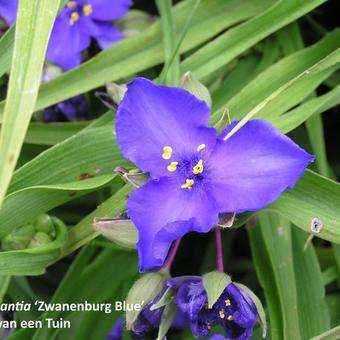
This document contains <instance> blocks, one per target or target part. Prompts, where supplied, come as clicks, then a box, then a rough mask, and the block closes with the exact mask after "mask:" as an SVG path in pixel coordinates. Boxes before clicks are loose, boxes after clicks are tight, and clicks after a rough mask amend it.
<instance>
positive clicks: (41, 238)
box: [27, 231, 52, 248]
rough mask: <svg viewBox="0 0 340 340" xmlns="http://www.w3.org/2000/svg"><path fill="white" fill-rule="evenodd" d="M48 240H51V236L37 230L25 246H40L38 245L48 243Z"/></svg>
mask: <svg viewBox="0 0 340 340" xmlns="http://www.w3.org/2000/svg"><path fill="white" fill-rule="evenodd" d="M50 242H52V238H51V237H50V236H49V235H47V234H46V233H43V232H41V231H38V232H37V233H35V235H34V236H33V238H32V240H31V241H30V243H29V244H28V246H27V248H35V247H40V246H43V245H45V244H48V243H50Z"/></svg>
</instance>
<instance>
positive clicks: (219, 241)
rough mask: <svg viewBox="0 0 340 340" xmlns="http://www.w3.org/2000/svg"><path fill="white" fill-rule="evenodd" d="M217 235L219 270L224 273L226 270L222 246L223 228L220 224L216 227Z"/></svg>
mask: <svg viewBox="0 0 340 340" xmlns="http://www.w3.org/2000/svg"><path fill="white" fill-rule="evenodd" d="M215 237H216V258H217V270H218V271H219V272H222V273H223V272H224V265H223V247H222V237H221V228H220V227H219V226H216V228H215Z"/></svg>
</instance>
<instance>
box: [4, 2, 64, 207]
mask: <svg viewBox="0 0 340 340" xmlns="http://www.w3.org/2000/svg"><path fill="white" fill-rule="evenodd" d="M58 7H59V0H53V1H51V0H50V1H47V0H39V1H31V0H22V1H20V3H19V9H18V14H17V23H16V29H15V44H14V52H13V60H12V68H11V76H10V79H9V85H8V94H7V101H6V105H5V109H4V119H3V127H2V130H1V135H0V207H1V205H2V202H3V199H4V196H5V194H6V191H7V188H8V185H9V182H10V180H11V176H12V172H13V171H14V168H15V165H16V162H17V159H18V157H19V153H20V150H21V146H22V144H23V141H24V138H25V134H26V130H27V128H28V125H29V122H30V119H31V116H32V113H33V109H34V105H35V102H36V99H37V95H38V90H39V86H40V82H41V76H42V68H43V64H44V60H45V52H46V49H47V44H48V38H49V35H50V32H51V30H52V25H53V23H54V20H55V17H56V15H57V11H58Z"/></svg>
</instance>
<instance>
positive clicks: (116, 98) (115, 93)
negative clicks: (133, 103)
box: [106, 83, 127, 105]
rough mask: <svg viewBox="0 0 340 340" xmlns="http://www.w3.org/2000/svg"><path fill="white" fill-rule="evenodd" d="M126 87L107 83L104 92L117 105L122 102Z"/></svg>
mask: <svg viewBox="0 0 340 340" xmlns="http://www.w3.org/2000/svg"><path fill="white" fill-rule="evenodd" d="M126 90H127V87H126V85H125V84H123V85H118V84H116V83H107V84H106V91H107V94H108V95H109V97H110V98H111V99H112V100H113V102H114V103H115V104H117V105H119V103H120V102H121V101H122V99H123V97H124V95H125V92H126Z"/></svg>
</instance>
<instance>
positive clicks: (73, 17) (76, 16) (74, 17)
mask: <svg viewBox="0 0 340 340" xmlns="http://www.w3.org/2000/svg"><path fill="white" fill-rule="evenodd" d="M78 20H79V14H78V12H72V13H71V18H70V25H71V26H72V25H73V24H74V23H75V22H76V21H78Z"/></svg>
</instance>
